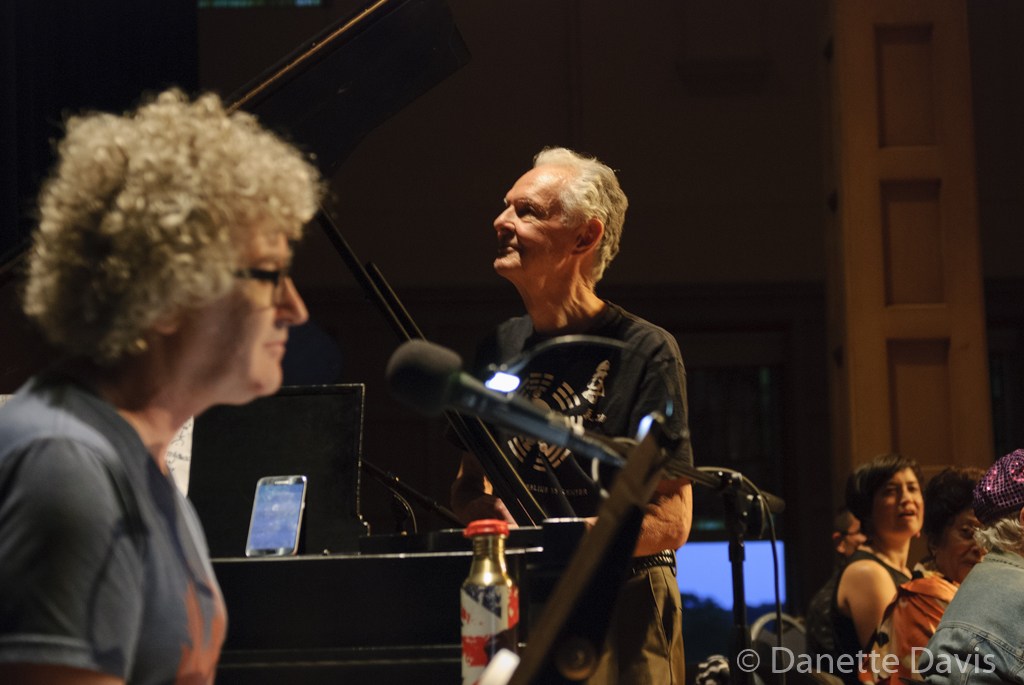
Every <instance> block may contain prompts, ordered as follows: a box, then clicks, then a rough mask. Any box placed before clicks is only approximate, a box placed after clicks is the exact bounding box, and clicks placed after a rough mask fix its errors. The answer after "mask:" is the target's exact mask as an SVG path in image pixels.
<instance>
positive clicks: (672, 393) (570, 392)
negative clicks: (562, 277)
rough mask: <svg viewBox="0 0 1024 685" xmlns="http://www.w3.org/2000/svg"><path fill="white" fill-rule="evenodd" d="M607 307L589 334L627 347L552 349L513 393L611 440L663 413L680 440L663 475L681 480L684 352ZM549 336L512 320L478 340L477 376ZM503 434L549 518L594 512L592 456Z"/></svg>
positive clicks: (685, 455) (686, 456)
mask: <svg viewBox="0 0 1024 685" xmlns="http://www.w3.org/2000/svg"><path fill="white" fill-rule="evenodd" d="M606 305H607V306H606V307H605V309H604V311H603V312H602V313H601V314H600V315H599V316H598V318H597V320H595V321H594V323H593V324H592V325H591V326H590V328H588V329H587V330H586V331H584V333H585V334H586V335H596V336H601V337H605V338H612V339H614V340H620V341H623V342H625V343H627V345H628V348H627V349H626V350H623V349H617V348H611V347H605V346H600V345H593V344H587V343H579V344H573V345H569V346H557V347H554V348H551V349H549V350H546V351H545V352H543V353H541V354H540V355H539V356H538V357H537V358H535V359H533V360H531V361H530V363H529V364H528V365H527V366H526V367H525V368H524V369H523V370H522V371H520V372H519V374H518V375H519V378H520V380H521V384H520V386H519V389H518V390H517V391H516V392H517V393H518V394H520V395H521V396H523V397H526V398H528V399H530V400H532V401H533V402H534V403H535V404H537V405H538V407H540V408H543V409H546V410H550V411H556V412H559V413H561V414H564V415H566V416H568V417H570V420H571V421H572V423H573V424H575V425H581V426H582V427H583V428H585V429H586V430H589V431H594V432H597V433H601V434H602V435H605V436H608V437H613V438H615V437H628V438H633V437H635V436H636V432H637V428H638V426H639V423H640V420H641V419H642V418H643V417H644V416H646V415H647V414H649V413H651V412H654V411H658V412H661V413H663V414H666V415H667V416H668V421H667V428H668V432H669V434H670V435H671V437H674V438H682V439H681V441H680V444H679V447H678V449H677V450H676V451H675V453H674V454H673V455H671V457H670V459H669V464H668V465H667V468H666V471H667V474H668V476H669V477H679V476H680V475H681V474H679V473H678V471H676V470H675V469H674V466H675V465H678V464H687V465H692V464H693V453H692V450H691V448H690V434H689V429H688V424H687V406H686V374H685V371H684V369H683V361H682V358H681V355H680V354H679V347H678V345H677V344H676V341H675V338H673V337H672V336H671V335H669V333H668V332H667V331H665V330H664V329H662V328H659V327H658V326H655V325H653V324H651V323H649V322H647V321H644V320H643V319H640V318H639V317H636V316H633V315H632V314H629V313H628V312H625V311H624V310H623V309H622V308H621V307H618V306H616V305H614V304H611V303H610V302H608V303H606ZM549 339H550V337H549V336H543V335H540V334H537V333H536V332H535V331H534V330H533V322H532V321H531V320H530V317H528V316H522V317H518V318H515V319H510V320H508V321H506V322H505V323H503V324H501V325H500V326H499V327H498V329H497V331H495V333H493V334H492V335H491V336H489V337H488V338H487V339H485V340H484V341H483V342H482V343H481V345H480V347H479V348H478V349H477V355H476V362H475V364H474V371H475V373H476V375H477V376H478V377H483V376H486V375H487V369H488V366H489V365H490V364H502V363H506V362H509V361H511V360H512V359H514V358H515V357H517V356H518V355H520V354H521V353H522V352H523V351H524V350H531V349H533V348H534V347H536V346H537V345H539V344H541V343H543V342H545V341H546V340H549ZM498 434H499V435H500V438H499V444H501V446H502V448H503V449H506V450H507V452H508V454H509V456H510V457H511V458H512V459H513V461H514V463H516V464H517V466H518V468H519V473H520V476H521V477H522V478H523V481H524V482H525V483H526V486H527V487H528V488H529V489H530V490H531V491H532V492H533V494H534V497H536V498H537V501H538V502H539V503H540V505H541V506H542V507H544V510H545V511H546V512H547V513H548V515H549V516H571V515H576V516H594V515H596V514H597V509H598V506H599V505H600V493H599V486H598V485H597V484H596V483H595V482H594V480H593V479H592V478H591V473H592V471H591V464H590V460H589V459H585V458H582V459H581V460H580V461H577V459H576V457H575V456H574V455H573V454H572V452H570V451H569V450H567V449H566V448H564V447H560V446H558V445H548V444H547V443H544V442H540V441H537V440H534V439H533V438H530V437H528V436H520V435H513V434H510V433H509V432H507V431H498ZM545 462H547V464H548V465H549V466H550V468H548V466H546V465H545ZM601 474H602V475H601V480H602V482H604V483H605V484H607V480H606V479H607V478H608V477H609V476H610V475H611V474H609V472H608V471H607V470H605V469H603V468H602V471H601ZM567 506H568V507H571V510H570V509H568V508H567Z"/></svg>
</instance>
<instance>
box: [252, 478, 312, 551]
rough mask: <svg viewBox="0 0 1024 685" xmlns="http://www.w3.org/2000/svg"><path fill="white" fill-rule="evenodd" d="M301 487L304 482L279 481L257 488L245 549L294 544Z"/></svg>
mask: <svg viewBox="0 0 1024 685" xmlns="http://www.w3.org/2000/svg"><path fill="white" fill-rule="evenodd" d="M303 487H304V484H303V483H281V484H270V485H261V486H259V487H258V488H256V503H255V504H254V505H253V515H252V525H251V526H250V528H249V544H248V545H247V546H246V547H247V549H281V548H287V549H292V548H294V547H295V542H296V538H297V537H298V532H299V517H300V515H301V514H302V489H303Z"/></svg>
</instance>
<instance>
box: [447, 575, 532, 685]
mask: <svg viewBox="0 0 1024 685" xmlns="http://www.w3.org/2000/svg"><path fill="white" fill-rule="evenodd" d="M461 594H462V683H463V685H474V684H475V683H476V682H477V681H478V680H480V676H482V675H483V673H484V669H485V668H487V664H488V662H490V660H491V657H493V656H494V655H495V654H496V653H497V652H498V650H499V649H508V650H511V651H513V652H517V651H519V650H518V644H519V641H518V630H517V628H518V625H519V588H517V587H515V586H513V587H509V586H508V585H505V584H501V585H464V586H462V593H461Z"/></svg>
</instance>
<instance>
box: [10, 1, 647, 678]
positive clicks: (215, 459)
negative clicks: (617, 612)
mask: <svg viewBox="0 0 1024 685" xmlns="http://www.w3.org/2000/svg"><path fill="white" fill-rule="evenodd" d="M468 59H469V53H468V50H467V49H466V46H465V45H464V43H463V41H462V39H461V37H460V36H459V33H458V30H457V29H456V27H455V25H454V21H453V18H452V14H451V12H450V10H449V8H448V6H447V4H446V3H445V1H444V0H375V1H371V2H369V3H368V4H367V5H365V6H363V7H362V8H360V9H359V10H357V11H355V12H354V13H353V14H352V15H350V16H348V17H346V18H344V19H342V20H341V21H338V22H336V23H334V24H333V25H331V26H328V27H326V28H325V29H324V30H323V31H322V32H320V33H319V34H317V35H315V36H313V37H311V38H310V39H309V40H307V41H305V42H304V43H303V44H302V45H300V46H298V47H297V48H296V49H295V50H294V51H293V52H292V53H291V54H289V55H288V56H287V57H285V58H284V59H283V60H281V61H280V62H279V63H278V64H276V65H274V66H273V67H271V68H270V69H268V70H267V71H266V72H265V73H264V74H261V75H260V76H258V77H257V78H256V79H254V80H253V82H252V83H250V84H249V85H248V86H246V87H245V88H243V89H242V90H241V91H240V92H239V93H238V94H237V95H236V96H235V97H233V98H229V99H228V102H230V103H232V104H231V107H232V108H233V109H244V110H247V111H250V112H253V113H255V114H257V115H258V116H259V117H260V119H261V120H262V121H263V123H264V124H266V125H268V126H270V127H272V128H275V129H278V130H283V131H285V132H287V134H288V135H289V136H290V138H291V139H292V140H294V141H296V142H298V143H299V144H300V145H302V146H303V147H304V148H305V149H307V150H310V151H311V152H313V153H314V154H315V155H316V161H317V163H318V165H319V166H320V167H321V170H322V171H323V173H324V175H325V176H329V175H330V174H331V173H332V172H333V171H334V170H335V169H336V168H337V167H338V165H340V164H341V163H342V162H343V161H344V159H345V157H346V156H347V155H348V154H349V153H350V152H351V151H352V150H353V149H354V148H355V146H356V145H357V144H358V142H359V141H360V139H361V138H362V137H363V136H365V135H366V134H367V133H368V132H369V131H371V130H372V129H373V128H374V127H375V126H377V125H379V124H380V123H381V122H383V121H385V120H386V119H388V118H389V117H390V116H392V115H393V114H394V113H395V112H397V111H398V110H399V109H401V108H402V107H403V106H405V105H406V104H408V103H409V102H411V101H412V100H414V99H415V98H416V97H418V96H419V95H421V94H422V93H424V92H426V91H427V90H428V89H430V88H431V87H432V86H433V85H435V84H436V83H437V82H439V81H440V80H442V79H444V78H445V77H446V76H448V75H449V74H451V73H453V72H454V71H455V70H457V69H458V68H459V67H461V66H462V65H463V64H465V63H466V61H467V60H468ZM316 222H317V223H318V224H319V225H320V228H322V229H323V231H324V233H325V234H326V235H327V236H328V238H329V239H330V240H331V242H332V244H333V245H334V246H335V248H336V249H337V250H338V252H339V254H340V256H341V257H342V259H343V261H344V262H345V264H346V265H347V266H348V268H349V269H350V270H351V271H352V273H353V275H354V276H355V278H356V280H357V282H358V283H359V285H360V286H361V287H362V288H363V290H364V292H365V293H366V295H367V298H368V299H369V300H370V302H371V303H372V304H373V305H374V306H375V307H376V308H377V309H378V311H379V312H380V313H381V315H382V316H383V317H384V319H385V321H386V322H387V323H388V325H389V326H390V327H391V329H392V331H393V332H394V333H395V336H396V342H400V341H402V340H408V339H412V338H420V337H423V336H422V334H421V333H420V330H419V328H418V327H417V326H416V324H415V322H413V320H412V318H411V317H410V316H409V315H408V313H407V312H406V311H405V308H404V307H403V306H402V304H401V302H399V301H398V298H397V297H396V296H395V295H394V293H393V292H392V291H391V289H390V287H388V285H387V282H386V280H385V279H384V277H383V275H382V274H381V273H380V272H379V271H378V270H377V269H376V268H374V267H373V266H372V265H364V264H363V263H362V262H360V260H359V259H357V258H356V256H355V255H354V254H353V252H352V250H351V249H350V248H349V247H348V244H347V242H346V241H345V238H344V237H343V236H342V234H341V232H340V231H338V229H337V228H336V226H335V221H334V219H333V218H332V210H331V208H330V207H324V208H323V211H321V212H320V214H318V216H317V218H316ZM19 259H20V256H19V255H15V257H14V259H13V260H10V261H9V262H7V263H5V264H0V285H2V284H3V283H5V282H9V281H10V280H11V279H12V278H14V277H15V275H16V274H17V272H18V267H17V262H18V260H19ZM30 361H31V360H30ZM38 361H39V362H40V363H42V362H43V361H44V360H42V359H40V360H38ZM311 398H312V399H311ZM275 402H276V403H278V404H276V405H275V404H272V403H275ZM282 402H283V403H284V405H282V404H281V403H282ZM303 402H306V404H303ZM332 402H333V403H334V404H332ZM267 403H271V404H267ZM281 406H288V407H290V408H296V407H298V409H297V412H298V413H300V414H302V416H303V417H304V419H305V421H304V422H303V421H294V422H291V421H287V420H286V419H285V418H283V417H282V416H281V414H280V411H279V409H280V407H281ZM268 407H269V408H270V409H271V410H272V411H274V412H275V416H276V417H277V420H276V421H275V422H273V424H271V422H268V421H266V420H262V421H261V420H260V419H259V416H260V414H259V412H260V411H265V410H267V408H268ZM238 411H240V412H241V414H240V415H235V416H231V415H230V414H231V413H232V409H224V410H223V411H214V410H211V411H210V412H207V413H206V414H204V415H203V416H202V417H199V419H198V420H197V424H196V429H195V440H194V442H193V456H194V460H193V469H192V478H191V486H190V496H191V498H192V499H193V502H194V503H195V504H196V508H197V510H198V512H199V514H200V517H201V519H202V520H203V524H204V527H205V528H206V530H207V534H208V537H209V541H210V547H211V553H212V556H213V557H214V558H215V560H214V566H215V569H216V574H217V577H218V579H219V582H220V585H221V588H222V591H223V593H224V597H225V600H226V603H227V607H228V613H229V617H230V618H229V620H230V625H229V630H228V635H227V641H226V643H225V645H224V650H223V653H222V657H221V661H220V665H219V667H218V677H217V680H218V682H219V683H221V685H224V684H225V683H228V684H231V683H246V684H250V685H251V684H259V683H271V682H273V683H280V682H288V683H298V684H302V683H330V682H346V683H351V682H373V683H375V684H376V685H385V684H386V683H399V682H401V683H408V682H417V683H435V682H436V683H452V682H457V681H458V680H459V678H460V674H461V640H460V634H459V633H460V617H459V609H458V607H459V587H460V585H461V583H462V581H463V580H464V579H465V577H466V575H467V574H468V571H469V565H470V558H471V551H470V545H469V542H468V541H467V540H465V539H464V538H463V537H462V532H461V530H451V531H437V532H433V533H430V534H426V535H421V536H404V535H395V536H366V535H365V533H366V530H365V526H363V524H362V522H361V520H360V517H359V506H358V504H359V482H360V477H359V474H360V470H361V464H360V460H361V455H360V450H359V446H360V444H361V425H362V423H361V417H362V388H361V387H360V386H331V387H326V388H325V387H319V388H286V389H282V392H281V393H279V394H278V395H277V396H275V397H273V398H264V399H263V400H259V401H257V402H256V403H253V405H250V406H248V407H245V408H242V409H240V410H238ZM318 411H319V412H323V420H322V421H321V422H320V424H319V425H320V426H321V427H322V428H324V430H323V431H322V432H320V431H318V429H317V428H315V427H313V428H310V427H309V426H310V416H311V415H312V414H315V413H316V412H318ZM225 412H226V414H227V415H225ZM254 417H256V418H255V420H254ZM448 418H449V421H450V423H451V425H452V429H453V431H454V432H455V433H456V434H457V435H458V436H459V437H460V438H461V439H462V441H463V443H464V444H465V445H467V446H468V447H470V448H471V449H472V450H473V451H474V452H476V453H477V454H478V455H481V456H482V457H483V456H486V458H482V459H481V463H482V464H483V466H484V468H485V469H486V470H487V473H488V476H489V478H490V480H491V482H492V483H493V484H494V486H495V489H496V491H497V493H498V494H499V495H501V497H502V498H503V500H504V501H505V503H506V505H507V506H508V507H509V509H510V511H511V512H512V514H513V516H515V518H516V520H517V522H519V523H520V526H521V527H520V529H519V530H516V531H514V532H513V534H512V535H511V537H510V539H509V541H508V546H507V553H506V556H507V559H508V562H509V571H510V573H511V575H512V577H513V578H514V579H515V581H516V582H517V584H518V585H519V587H520V591H521V593H522V594H521V609H522V614H521V624H520V625H521V628H522V630H521V632H520V636H521V639H522V640H524V641H530V640H532V641H533V642H532V645H536V646H544V648H543V649H535V650H533V653H534V657H533V663H532V664H531V663H529V659H528V660H527V661H524V665H523V666H522V667H520V670H519V671H518V672H517V676H516V677H517V678H519V680H520V682H523V683H525V682H537V683H540V682H567V681H566V680H565V679H564V678H563V677H561V676H558V675H551V673H552V671H551V668H550V667H549V666H544V663H543V662H544V659H545V655H546V654H547V653H548V651H547V650H548V647H550V646H551V645H552V644H554V643H555V642H556V640H557V639H558V638H559V635H563V636H566V635H567V636H569V637H578V636H579V637H582V639H584V640H589V641H590V644H591V645H597V647H598V648H599V646H600V641H601V639H602V635H603V628H604V626H605V625H607V618H608V614H609V612H610V610H611V603H612V601H613V600H614V595H615V591H616V587H617V584H616V583H615V582H614V579H615V578H621V577H622V575H623V573H624V571H625V565H626V564H627V563H628V560H629V556H630V553H631V551H632V547H633V544H634V542H635V538H636V534H637V533H638V531H639V524H640V519H641V518H642V516H643V510H642V508H641V507H639V506H637V504H636V502H641V503H643V502H646V501H647V498H648V497H649V496H650V492H651V490H650V489H648V490H646V495H645V494H644V492H645V491H644V489H643V488H644V487H648V486H649V487H650V488H651V489H652V488H653V482H654V481H653V480H651V482H650V483H648V482H647V481H644V482H643V483H641V482H640V481H639V480H638V481H637V482H635V483H632V484H631V485H630V484H629V483H627V479H626V478H625V476H624V475H620V477H619V479H618V481H617V482H622V483H623V484H624V486H623V487H626V485H629V486H630V488H631V490H630V493H629V494H630V497H631V498H632V499H630V497H624V498H619V500H616V492H617V490H616V489H613V495H612V498H611V499H610V500H609V501H618V503H619V505H621V506H618V505H617V506H618V509H617V510H616V511H614V512H609V515H608V516H606V515H605V511H604V510H603V509H602V518H601V522H599V524H598V527H597V528H595V529H594V531H593V532H592V534H590V535H587V536H586V539H583V532H584V530H585V526H584V524H582V523H581V522H579V521H564V520H563V521H547V522H545V519H546V518H547V515H546V512H544V511H543V509H542V508H541V507H540V506H539V505H538V504H537V502H536V501H535V500H534V499H533V497H532V495H530V493H529V491H528V490H527V489H526V488H525V486H524V485H523V483H522V481H521V480H519V479H518V476H517V475H516V473H515V470H514V469H513V468H511V466H510V465H509V463H508V456H507V455H506V454H504V453H503V451H502V450H501V448H500V447H499V446H498V444H497V442H496V441H495V440H494V438H493V436H492V435H491V434H490V433H489V431H488V430H487V428H486V426H485V425H484V424H483V423H482V422H480V421H479V420H477V419H469V418H466V417H463V416H461V415H458V414H451V415H449V417H448ZM247 421H248V422H249V423H248V424H246V422H247ZM218 422H220V423H218ZM261 424H262V425H263V426H267V425H277V426H280V425H289V426H291V427H292V429H293V431H295V435H296V436H297V437H296V438H295V439H294V440H291V444H287V443H288V442H289V441H284V442H285V443H286V444H283V445H279V447H280V448H281V449H283V450H290V452H289V455H290V456H285V457H283V458H282V459H280V460H276V462H275V463H274V465H273V466H271V460H275V459H276V457H275V456H274V455H273V454H271V453H269V452H266V451H265V450H264V451H263V452H261V453H262V454H263V455H264V456H263V457H262V458H263V459H264V461H261V459H260V458H256V457H254V454H256V453H257V452H258V451H257V450H250V449H246V448H245V446H244V445H243V441H242V437H243V436H244V437H245V438H247V439H249V440H253V441H256V442H258V443H260V445H261V447H266V446H267V444H269V443H270V442H273V440H272V439H271V437H267V436H265V435H263V436H261V435H260V434H259V432H258V431H257V430H254V429H253V426H258V425H261ZM232 426H233V427H232ZM239 426H241V428H239ZM309 435H323V436H327V437H326V438H325V439H322V440H321V439H317V440H314V443H315V444H312V445H300V444H299V438H300V437H302V436H306V437H308V436H309ZM273 437H274V438H277V439H280V438H281V435H280V431H275V435H274V436H273ZM218 441H219V442H218ZM223 443H230V446H227V445H225V444H223ZM203 450H206V454H208V455H210V457H209V458H204V457H203V454H204V453H203ZM652 454H653V452H652ZM650 458H651V459H653V457H650ZM304 460H305V461H304ZM650 463H651V462H650V461H646V462H645V461H643V460H634V458H633V457H631V461H630V466H633V465H634V464H636V465H637V469H636V471H637V473H640V472H642V471H643V470H644V469H645V468H646V470H647V472H648V473H647V476H646V478H647V480H650V479H651V477H652V474H653V473H655V472H656V471H657V469H651V468H650ZM285 464H287V467H288V469H289V470H292V469H294V472H302V473H306V474H307V475H310V476H311V482H312V477H313V476H317V475H318V474H319V475H318V481H317V482H319V483H326V484H328V485H327V486H326V487H322V488H320V489H319V491H320V494H318V495H317V498H319V501H314V500H315V499H317V498H313V497H312V494H311V500H310V502H309V507H308V509H307V515H306V524H307V527H306V531H307V532H306V540H305V549H304V550H303V551H304V552H305V553H304V554H302V555H300V556H296V557H286V558H260V559H247V558H245V557H243V556H241V552H242V549H243V545H244V539H245V528H246V526H247V522H248V511H249V507H250V506H251V497H252V490H251V487H252V483H254V482H255V478H252V477H251V476H252V475H253V473H256V472H259V475H267V474H268V470H267V469H269V470H270V471H275V472H276V471H278V470H279V469H280V468H281V467H282V465H285ZM247 470H248V471H252V472H253V473H247ZM627 471H629V468H627V469H626V470H625V471H623V474H625V473H626V472H627ZM257 477H258V476H257ZM616 488H618V486H616ZM311 493H312V488H311ZM542 522H543V525H541V524H542ZM606 523H607V524H608V525H605V524H606ZM602 526H604V527H602ZM588 545H590V548H588ZM578 547H579V548H580V550H581V554H577V555H575V556H574V555H573V552H574V550H576V549H577V548H578ZM584 551H589V554H584V553H583V552H584ZM570 557H571V558H570ZM565 569H569V571H568V572H565ZM570 577H571V578H574V579H583V580H584V581H586V582H578V581H576V580H573V581H572V582H568V581H566V578H570ZM609 579H612V580H611V581H609ZM567 583H568V584H567ZM583 596H585V597H586V600H587V601H586V602H582V603H581V602H578V601H577V599H578V598H579V597H583ZM548 600H551V601H548ZM581 604H582V605H585V609H584V610H582V611H580V610H577V609H576V607H577V606H578V605H581ZM549 614H550V615H549ZM563 625H564V626H566V628H565V629H564V631H563ZM560 631H562V632H560ZM575 644H577V645H578V644H579V642H578V641H577V642H576V643H575ZM574 649H575V648H574ZM574 649H569V650H567V651H565V652H564V653H563V656H565V657H567V658H568V662H569V664H570V666H572V664H573V663H575V661H574V660H575V659H576V657H577V656H578V650H577V651H574ZM591 651H593V650H592V649H591ZM527 666H529V668H527ZM545 668H546V669H547V670H545ZM525 673H530V674H535V673H536V674H540V675H539V676H537V677H533V676H532V675H530V676H527V675H523V674H525ZM545 673H546V674H547V675H546V676H545V675H544V674H545Z"/></svg>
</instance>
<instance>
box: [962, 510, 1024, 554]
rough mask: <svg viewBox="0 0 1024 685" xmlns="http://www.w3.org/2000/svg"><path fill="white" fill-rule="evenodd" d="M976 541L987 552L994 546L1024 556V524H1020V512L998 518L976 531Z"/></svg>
mask: <svg viewBox="0 0 1024 685" xmlns="http://www.w3.org/2000/svg"><path fill="white" fill-rule="evenodd" d="M974 541H975V542H976V543H978V547H981V548H982V549H983V550H985V551H986V552H991V551H992V548H993V547H998V548H999V549H1001V550H1003V551H1006V552H1016V553H1017V554H1019V555H1021V556H1024V526H1021V525H1020V512H1019V511H1016V512H1014V513H1012V514H1010V515H1008V516H1004V517H1003V518H1001V519H997V520H995V521H993V522H992V523H990V524H989V525H987V526H985V527H984V528H982V529H980V530H977V531H975V533H974Z"/></svg>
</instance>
